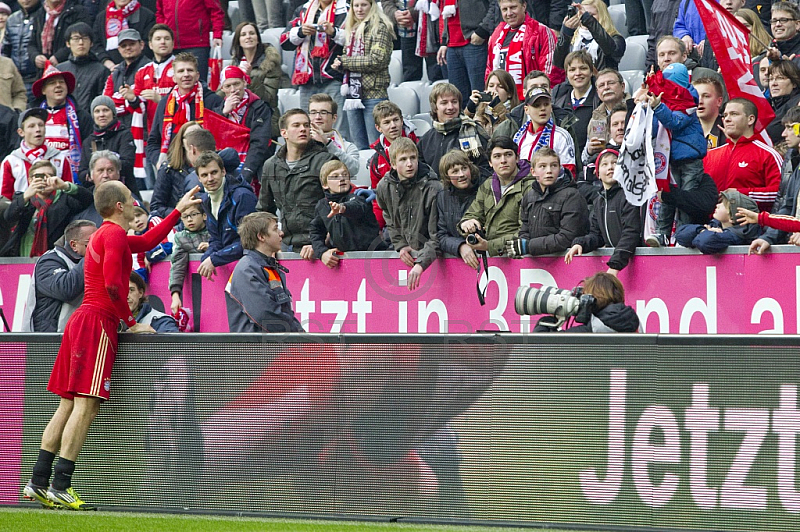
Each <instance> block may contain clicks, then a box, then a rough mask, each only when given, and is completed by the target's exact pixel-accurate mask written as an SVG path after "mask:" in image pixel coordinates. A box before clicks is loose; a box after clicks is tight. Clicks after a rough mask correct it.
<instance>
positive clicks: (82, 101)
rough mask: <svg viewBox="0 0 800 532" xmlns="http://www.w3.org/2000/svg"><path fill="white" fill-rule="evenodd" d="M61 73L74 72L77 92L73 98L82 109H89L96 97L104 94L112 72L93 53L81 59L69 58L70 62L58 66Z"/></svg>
mask: <svg viewBox="0 0 800 532" xmlns="http://www.w3.org/2000/svg"><path fill="white" fill-rule="evenodd" d="M58 69H59V70H60V71H61V72H72V74H73V75H74V76H75V90H73V91H72V97H73V98H75V103H77V104H78V107H79V108H81V109H89V107H90V106H91V104H92V100H94V98H95V96H100V95H101V94H103V89H104V88H105V86H106V79H107V78H108V75H109V74H110V72H109V71H108V69H107V68H106V67H104V66H103V63H101V62H100V61H98V60H97V56H95V55H94V54H93V53H92V52H89V53H88V54H87V55H84V56H81V57H75V56H73V55H70V56H69V61H66V62H64V63H59V64H58Z"/></svg>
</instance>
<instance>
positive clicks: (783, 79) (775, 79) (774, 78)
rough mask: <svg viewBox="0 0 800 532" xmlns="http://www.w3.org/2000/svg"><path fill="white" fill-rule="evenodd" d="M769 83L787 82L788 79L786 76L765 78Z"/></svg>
mask: <svg viewBox="0 0 800 532" xmlns="http://www.w3.org/2000/svg"><path fill="white" fill-rule="evenodd" d="M767 77H768V78H769V80H770V81H789V78H787V77H786V76H780V75H778V76H767Z"/></svg>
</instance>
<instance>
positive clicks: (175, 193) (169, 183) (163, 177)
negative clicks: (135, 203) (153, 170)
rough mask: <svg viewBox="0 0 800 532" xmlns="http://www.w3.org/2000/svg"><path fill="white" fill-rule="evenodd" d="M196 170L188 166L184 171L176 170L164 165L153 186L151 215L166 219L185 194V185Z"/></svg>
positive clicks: (159, 170)
mask: <svg viewBox="0 0 800 532" xmlns="http://www.w3.org/2000/svg"><path fill="white" fill-rule="evenodd" d="M193 172H194V170H193V169H192V168H191V167H189V166H187V167H185V168H184V169H183V170H175V169H174V168H172V167H171V166H169V165H167V164H164V165H162V166H161V168H159V169H158V173H157V176H156V182H155V184H154V185H153V197H152V198H150V213H151V214H155V215H156V216H160V217H161V218H164V217H165V216H166V215H168V214H169V213H170V212H172V209H174V208H175V205H177V204H178V201H179V200H180V199H181V197H182V196H183V194H184V191H183V190H184V183H185V181H186V178H187V177H188V176H189V174H191V173H193Z"/></svg>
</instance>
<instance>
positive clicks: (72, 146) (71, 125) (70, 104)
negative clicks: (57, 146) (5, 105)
mask: <svg viewBox="0 0 800 532" xmlns="http://www.w3.org/2000/svg"><path fill="white" fill-rule="evenodd" d="M64 105H65V106H66V111H67V131H68V132H69V167H70V171H71V173H72V182H73V183H77V184H80V182H81V180H80V178H79V177H78V169H79V168H80V166H81V143H82V141H81V128H80V123H79V122H78V112H77V111H76V106H75V100H73V99H72V96H67V101H66V103H65V104H64ZM39 107H41V108H42V109H47V110H48V111H56V110H57V109H56V108H53V109H50V108H49V107H47V100H46V99H45V100H44V101H43V102H42V103H41V104H40V105H39ZM62 179H63V176H62ZM65 181H66V180H65Z"/></svg>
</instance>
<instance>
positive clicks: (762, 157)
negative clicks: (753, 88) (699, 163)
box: [703, 135, 783, 211]
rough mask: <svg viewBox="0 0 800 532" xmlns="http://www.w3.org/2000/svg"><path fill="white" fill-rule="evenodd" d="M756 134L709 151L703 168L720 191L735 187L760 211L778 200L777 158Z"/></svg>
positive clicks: (779, 173)
mask: <svg viewBox="0 0 800 532" xmlns="http://www.w3.org/2000/svg"><path fill="white" fill-rule="evenodd" d="M759 139H760V136H759V135H753V136H752V137H742V138H740V139H739V140H738V142H733V141H732V140H731V139H728V142H727V144H725V145H724V146H720V147H719V148H714V149H713V150H709V152H708V154H707V155H706V158H705V159H704V160H703V167H704V168H705V171H706V173H707V174H708V175H710V176H711V179H713V180H714V182H715V183H716V184H717V188H718V189H719V190H720V191H724V190H727V189H729V188H735V189H736V190H738V191H739V192H741V193H742V194H744V195H746V196H748V197H750V199H752V200H753V201H755V202H756V203H757V204H758V208H759V209H760V210H762V211H768V210H770V209H771V208H772V204H773V203H774V202H775V200H776V199H777V198H778V188H779V187H780V185H781V165H782V164H783V158H782V157H781V155H780V154H779V153H778V152H777V151H775V150H774V149H772V148H771V147H769V146H767V145H766V144H765V143H764V142H762V141H761V140H759Z"/></svg>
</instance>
